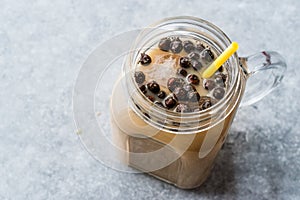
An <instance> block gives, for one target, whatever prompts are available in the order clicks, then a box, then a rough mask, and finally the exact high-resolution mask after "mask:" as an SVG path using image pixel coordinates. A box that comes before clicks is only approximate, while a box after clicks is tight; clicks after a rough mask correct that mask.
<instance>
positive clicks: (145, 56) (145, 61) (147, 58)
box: [139, 53, 152, 66]
mask: <svg viewBox="0 0 300 200" xmlns="http://www.w3.org/2000/svg"><path fill="white" fill-rule="evenodd" d="M151 62H152V59H151V57H150V56H149V55H148V54H145V53H141V57H140V60H139V63H141V64H142V65H144V66H147V65H149V64H150V63H151Z"/></svg>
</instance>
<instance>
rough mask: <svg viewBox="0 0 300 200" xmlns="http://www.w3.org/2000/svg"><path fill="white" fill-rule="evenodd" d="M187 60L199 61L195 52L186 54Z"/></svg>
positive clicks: (198, 56)
mask: <svg viewBox="0 0 300 200" xmlns="http://www.w3.org/2000/svg"><path fill="white" fill-rule="evenodd" d="M188 58H190V59H191V60H199V58H200V55H199V54H198V53H196V52H191V53H189V54H188Z"/></svg>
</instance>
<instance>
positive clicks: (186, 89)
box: [182, 83, 196, 92]
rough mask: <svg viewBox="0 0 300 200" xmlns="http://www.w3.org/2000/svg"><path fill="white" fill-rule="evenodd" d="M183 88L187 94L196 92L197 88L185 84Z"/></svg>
mask: <svg viewBox="0 0 300 200" xmlns="http://www.w3.org/2000/svg"><path fill="white" fill-rule="evenodd" d="M182 88H183V89H185V91H187V92H194V91H196V88H195V87H194V86H193V85H191V84H188V83H186V84H184V85H183V87H182Z"/></svg>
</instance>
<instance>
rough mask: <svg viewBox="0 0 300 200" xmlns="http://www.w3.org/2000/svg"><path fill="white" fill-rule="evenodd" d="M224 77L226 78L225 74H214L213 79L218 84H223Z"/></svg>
mask: <svg viewBox="0 0 300 200" xmlns="http://www.w3.org/2000/svg"><path fill="white" fill-rule="evenodd" d="M226 79H227V76H226V75H225V74H217V75H216V76H215V81H216V83H217V84H219V85H223V86H224V83H225V82H226Z"/></svg>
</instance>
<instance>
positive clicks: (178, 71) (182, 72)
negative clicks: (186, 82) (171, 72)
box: [177, 68, 187, 77]
mask: <svg viewBox="0 0 300 200" xmlns="http://www.w3.org/2000/svg"><path fill="white" fill-rule="evenodd" d="M177 74H180V75H181V76H183V77H186V76H187V71H186V70H185V69H182V68H179V69H177Z"/></svg>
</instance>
